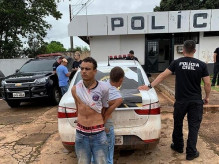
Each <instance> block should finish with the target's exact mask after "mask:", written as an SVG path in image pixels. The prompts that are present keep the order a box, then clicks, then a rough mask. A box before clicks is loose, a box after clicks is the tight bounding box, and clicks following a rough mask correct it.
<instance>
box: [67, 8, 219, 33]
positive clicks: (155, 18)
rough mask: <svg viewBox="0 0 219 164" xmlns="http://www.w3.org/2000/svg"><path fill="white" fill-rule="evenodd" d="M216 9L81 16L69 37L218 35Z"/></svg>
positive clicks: (218, 26) (218, 15)
mask: <svg viewBox="0 0 219 164" xmlns="http://www.w3.org/2000/svg"><path fill="white" fill-rule="evenodd" d="M218 22H219V9H212V10H186V11H169V12H151V13H138V14H113V15H90V16H86V15H84V16H83V15H82V16H76V17H75V18H74V19H73V20H72V22H71V23H70V24H69V35H71V36H72V35H73V36H86V35H88V36H95V35H124V34H147V33H176V32H200V31H219V24H218Z"/></svg>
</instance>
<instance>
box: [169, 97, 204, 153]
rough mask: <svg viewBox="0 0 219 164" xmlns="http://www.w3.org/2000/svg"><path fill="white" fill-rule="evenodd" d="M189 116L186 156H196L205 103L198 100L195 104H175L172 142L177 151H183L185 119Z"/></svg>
mask: <svg viewBox="0 0 219 164" xmlns="http://www.w3.org/2000/svg"><path fill="white" fill-rule="evenodd" d="M186 114H187V120H188V130H189V134H188V139H187V147H186V154H187V155H195V153H196V151H197V149H196V144H197V138H198V131H199V128H200V124H201V121H202V115H203V101H202V100H198V101H194V102H188V101H186V102H185V101H184V102H177V101H176V102H175V104H174V113H173V118H174V129H173V134H172V140H173V143H174V146H175V147H176V148H177V149H183V147H184V141H183V132H182V130H183V119H184V117H185V115H186Z"/></svg>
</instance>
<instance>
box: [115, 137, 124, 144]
mask: <svg viewBox="0 0 219 164" xmlns="http://www.w3.org/2000/svg"><path fill="white" fill-rule="evenodd" d="M115 145H123V136H115Z"/></svg>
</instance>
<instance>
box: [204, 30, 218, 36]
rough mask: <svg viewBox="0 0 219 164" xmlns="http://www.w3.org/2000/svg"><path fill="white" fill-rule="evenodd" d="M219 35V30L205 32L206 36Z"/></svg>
mask: <svg viewBox="0 0 219 164" xmlns="http://www.w3.org/2000/svg"><path fill="white" fill-rule="evenodd" d="M212 36H219V31H212V32H204V37H212Z"/></svg>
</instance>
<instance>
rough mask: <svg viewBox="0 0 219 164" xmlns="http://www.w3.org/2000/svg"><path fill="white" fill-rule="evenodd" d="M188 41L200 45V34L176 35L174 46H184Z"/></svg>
mask: <svg viewBox="0 0 219 164" xmlns="http://www.w3.org/2000/svg"><path fill="white" fill-rule="evenodd" d="M186 40H194V41H195V42H196V44H199V32H188V33H175V34H174V44H183V43H184V42H185V41H186Z"/></svg>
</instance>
